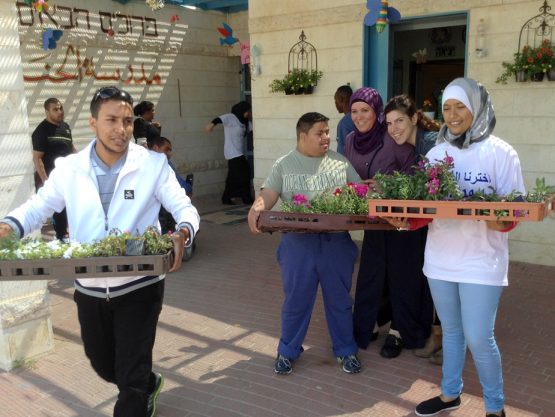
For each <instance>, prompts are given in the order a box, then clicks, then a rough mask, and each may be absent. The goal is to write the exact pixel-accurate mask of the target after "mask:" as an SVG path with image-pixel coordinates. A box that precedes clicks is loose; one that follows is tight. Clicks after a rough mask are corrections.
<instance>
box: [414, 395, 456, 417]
mask: <svg viewBox="0 0 555 417" xmlns="http://www.w3.org/2000/svg"><path fill="white" fill-rule="evenodd" d="M460 406H461V397H460V396H458V397H457V398H455V399H454V400H452V401H447V402H443V401H442V400H441V397H440V396H437V397H434V398H430V399H429V400H426V401H423V402H421V403H420V404H418V405H417V406H416V409H415V410H414V412H415V413H416V415H417V416H435V415H436V414H439V413H441V412H442V411H448V410H455V409H457V408H459V407H460Z"/></svg>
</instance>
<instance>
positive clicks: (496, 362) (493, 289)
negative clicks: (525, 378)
mask: <svg viewBox="0 0 555 417" xmlns="http://www.w3.org/2000/svg"><path fill="white" fill-rule="evenodd" d="M428 283H429V285H430V291H431V292H432V298H433V299H434V305H435V307H436V310H437V314H438V316H439V318H440V320H441V328H442V330H443V379H442V381H441V392H442V393H443V395H445V396H447V397H457V396H459V394H460V393H461V391H462V388H463V380H462V372H463V368H464V360H465V355H466V346H467V345H468V348H469V349H470V352H471V353H472V357H473V358H474V364H475V365H476V369H477V370H478V376H479V378H480V383H481V384H482V391H483V394H484V402H485V407H486V412H497V411H500V410H501V409H502V408H503V404H504V402H505V396H504V394H503V373H502V370H501V354H500V353H499V349H498V347H497V343H496V342H495V336H494V333H493V330H494V326H495V315H496V313H497V306H498V305H499V298H500V297H501V293H502V292H503V287H501V286H493V285H479V284H465V283H458V282H448V281H441V280H437V279H428Z"/></svg>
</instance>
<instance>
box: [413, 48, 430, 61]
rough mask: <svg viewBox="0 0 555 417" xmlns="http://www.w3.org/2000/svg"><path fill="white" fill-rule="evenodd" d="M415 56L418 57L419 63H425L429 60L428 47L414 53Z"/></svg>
mask: <svg viewBox="0 0 555 417" xmlns="http://www.w3.org/2000/svg"><path fill="white" fill-rule="evenodd" d="M412 56H413V57H414V58H416V63H417V64H425V63H426V61H427V60H428V50H427V49H426V48H424V49H419V50H418V51H416V52H415V53H413V54H412Z"/></svg>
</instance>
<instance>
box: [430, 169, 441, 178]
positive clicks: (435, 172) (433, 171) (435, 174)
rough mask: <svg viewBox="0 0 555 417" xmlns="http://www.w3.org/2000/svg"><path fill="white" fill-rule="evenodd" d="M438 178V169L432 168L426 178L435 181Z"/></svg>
mask: <svg viewBox="0 0 555 417" xmlns="http://www.w3.org/2000/svg"><path fill="white" fill-rule="evenodd" d="M438 176H439V168H438V167H437V166H433V167H431V168H430V169H429V170H428V178H433V179H436V178H437V177H438Z"/></svg>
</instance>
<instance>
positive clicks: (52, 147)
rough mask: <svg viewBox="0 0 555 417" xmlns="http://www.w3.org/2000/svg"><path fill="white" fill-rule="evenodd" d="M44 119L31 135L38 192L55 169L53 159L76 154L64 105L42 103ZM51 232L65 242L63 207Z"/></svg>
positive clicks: (57, 101) (55, 217) (50, 100)
mask: <svg viewBox="0 0 555 417" xmlns="http://www.w3.org/2000/svg"><path fill="white" fill-rule="evenodd" d="M44 111H45V113H46V119H44V120H43V121H42V122H41V123H40V124H39V125H38V126H37V128H36V129H35V131H34V132H33V134H32V138H33V164H34V165H35V171H36V172H35V187H36V189H37V190H38V189H39V188H40V187H41V186H42V184H44V182H45V181H46V180H47V179H48V175H49V174H50V172H51V171H52V170H53V169H54V161H55V160H56V158H59V157H62V156H67V155H69V154H71V153H74V152H77V151H76V149H75V147H74V146H73V139H72V137H71V129H70V128H69V125H68V124H67V123H65V122H64V106H63V105H62V103H61V102H60V100H58V99H57V98H49V99H48V100H46V101H45V102H44ZM52 217H53V219H54V230H55V231H56V238H57V239H60V240H62V239H64V238H65V237H66V236H67V234H68V232H67V215H66V210H65V208H64V209H63V210H62V211H61V212H60V213H54V215H53V216H52Z"/></svg>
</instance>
